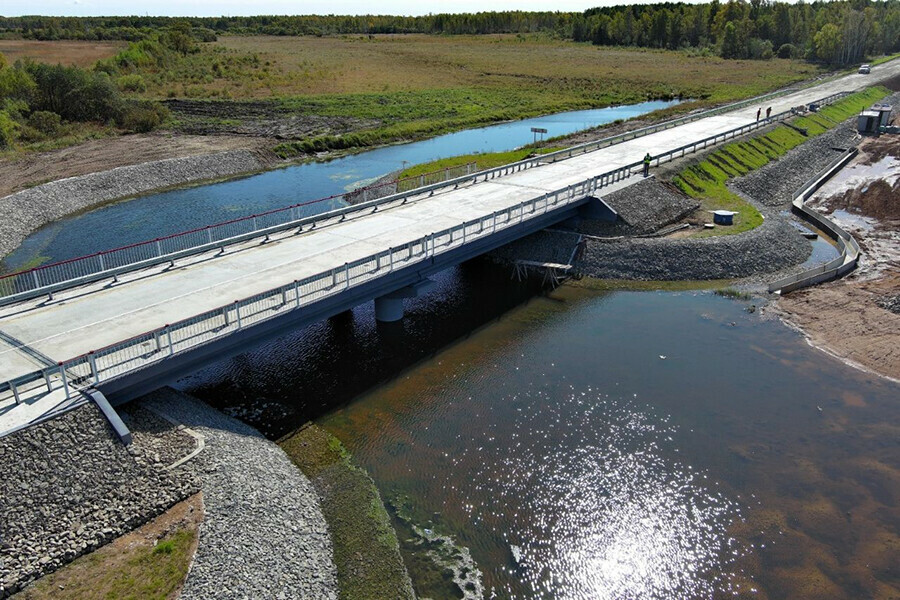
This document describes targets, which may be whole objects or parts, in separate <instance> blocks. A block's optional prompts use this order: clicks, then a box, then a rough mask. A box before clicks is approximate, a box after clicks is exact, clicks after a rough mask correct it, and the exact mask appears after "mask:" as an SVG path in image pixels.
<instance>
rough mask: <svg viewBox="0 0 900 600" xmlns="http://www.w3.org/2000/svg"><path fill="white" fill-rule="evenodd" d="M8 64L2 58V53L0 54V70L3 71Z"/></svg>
mask: <svg viewBox="0 0 900 600" xmlns="http://www.w3.org/2000/svg"><path fill="white" fill-rule="evenodd" d="M8 64H9V63H8V62H7V61H6V57H5V56H3V53H2V52H0V69H3V68H4V67H5V66H6V65H8Z"/></svg>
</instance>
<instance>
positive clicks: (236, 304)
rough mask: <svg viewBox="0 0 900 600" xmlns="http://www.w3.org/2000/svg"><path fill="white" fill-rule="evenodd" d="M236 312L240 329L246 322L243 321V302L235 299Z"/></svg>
mask: <svg viewBox="0 0 900 600" xmlns="http://www.w3.org/2000/svg"><path fill="white" fill-rule="evenodd" d="M234 314H235V319H237V328H238V329H240V328H241V327H243V326H244V324H243V323H242V322H241V303H240V301H238V300H235V301H234Z"/></svg>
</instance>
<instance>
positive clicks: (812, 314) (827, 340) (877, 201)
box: [774, 94, 900, 381]
mask: <svg viewBox="0 0 900 600" xmlns="http://www.w3.org/2000/svg"><path fill="white" fill-rule="evenodd" d="M898 100H900V94H894V96H893V97H892V98H891V101H892V102H893V103H894V105H895V106H896V103H897V101H898ZM859 149H860V154H859V155H858V156H857V158H856V159H855V160H854V161H853V162H851V163H850V165H848V166H847V167H845V168H844V170H843V171H842V172H841V173H839V174H838V176H837V177H836V178H835V179H834V180H833V181H832V182H830V183H829V184H827V185H826V186H825V187H824V188H823V189H822V190H821V191H820V192H819V193H818V194H816V195H815V196H813V198H812V199H811V200H810V202H809V203H808V204H810V206H812V207H813V208H815V209H816V210H818V211H820V212H822V213H823V214H826V215H828V217H829V218H830V219H833V220H834V221H835V222H837V223H838V225H840V226H841V227H842V228H844V229H845V230H846V231H848V232H849V233H850V234H851V235H853V236H854V237H855V238H856V239H857V241H858V242H859V244H860V247H861V248H862V252H863V253H862V258H861V261H860V265H859V266H858V268H857V269H856V271H854V272H853V273H851V274H850V275H849V276H847V277H845V278H844V279H841V280H838V281H833V282H829V283H825V284H822V285H818V286H815V287H812V288H807V289H804V290H798V291H796V292H792V293H790V294H787V295H785V296H784V297H781V298H779V299H778V301H777V302H776V303H775V305H774V311H775V314H777V315H778V316H779V317H781V318H782V319H783V320H784V321H785V322H787V323H788V324H789V325H790V326H792V327H794V328H796V329H797V330H799V331H800V332H802V333H803V335H804V336H805V337H806V339H807V341H808V342H809V343H810V344H811V345H813V346H815V347H817V348H820V349H822V350H823V351H825V352H827V353H829V354H831V355H833V356H835V357H837V358H838V359H840V360H843V361H844V362H847V363H848V364H851V365H853V366H855V367H857V368H860V369H863V370H866V371H870V372H873V373H877V374H879V375H881V376H884V377H887V378H890V379H893V380H895V381H900V350H898V349H900V266H898V265H900V205H898V203H897V198H898V197H900V161H898V160H897V158H896V157H897V156H900V138H898V136H888V135H885V136H882V137H880V138H868V139H866V140H865V141H864V142H863V143H862V144H860V146H859Z"/></svg>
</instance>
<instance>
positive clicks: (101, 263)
mask: <svg viewBox="0 0 900 600" xmlns="http://www.w3.org/2000/svg"><path fill="white" fill-rule="evenodd" d="M97 258H99V259H100V270H101V271H105V270H106V265H104V263H103V253H102V252H101V253H100V254H98V255H97Z"/></svg>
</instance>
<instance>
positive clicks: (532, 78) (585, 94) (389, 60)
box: [0, 35, 819, 157]
mask: <svg viewBox="0 0 900 600" xmlns="http://www.w3.org/2000/svg"><path fill="white" fill-rule="evenodd" d="M0 44H6V50H4V47H3V46H2V45H0V52H6V53H7V54H8V58H10V59H15V58H18V57H20V56H25V55H31V56H35V57H36V58H38V59H40V60H47V61H50V62H53V61H54V60H63V61H74V62H79V63H80V64H86V63H89V62H90V61H92V60H96V59H99V58H104V57H108V56H109V55H110V54H112V53H113V52H115V50H116V49H117V48H119V47H121V46H116V45H115V44H105V43H81V42H30V41H27V42H26V41H16V40H6V41H3V42H0ZM92 53H93V54H92ZM129 53H130V54H129ZM125 55H132V56H133V55H134V52H133V51H132V50H129V51H128V52H126V53H125ZM116 64H119V63H116ZM123 64H124V63H123ZM128 64H132V63H128ZM818 72H819V68H818V67H816V66H813V65H811V64H808V63H806V62H802V61H790V60H781V59H773V60H768V61H740V60H727V61H726V60H723V59H720V58H718V57H703V56H691V55H689V54H688V53H686V52H682V51H666V50H649V49H643V48H610V47H598V46H593V45H591V44H587V43H576V42H571V41H566V40H560V39H556V38H552V37H550V36H547V35H527V36H523V35H483V36H432V35H373V36H334V37H311V36H310V37H273V36H223V37H221V38H220V39H219V40H218V41H216V42H208V43H202V44H198V51H197V52H193V53H188V54H186V55H183V56H182V55H180V54H175V55H173V56H172V57H170V58H169V59H167V60H166V61H165V63H164V66H159V65H157V64H155V63H154V62H153V61H138V62H136V63H133V64H132V66H131V67H128V68H127V69H126V70H125V71H120V72H119V73H118V74H116V75H115V76H114V78H115V79H116V81H119V82H122V81H125V79H124V78H123V77H124V76H125V75H126V74H127V75H128V77H132V79H134V76H138V80H139V82H138V83H135V81H132V85H131V87H130V88H124V89H125V92H126V93H127V94H128V95H130V96H132V97H138V98H144V99H164V98H196V99H210V100H224V101H226V102H221V103H217V104H216V106H215V107H214V108H212V109H211V110H210V111H209V112H208V114H206V116H204V117H202V118H204V119H207V120H208V121H209V123H212V124H230V122H231V121H234V120H235V119H237V120H241V119H243V118H244V117H243V116H242V113H240V110H237V109H235V110H232V109H230V108H228V105H229V103H228V102H227V101H228V100H259V99H274V100H275V102H276V105H277V107H278V110H277V111H276V113H277V114H275V115H274V116H273V118H275V119H277V118H288V119H289V118H300V119H302V118H303V117H304V116H313V115H315V116H317V117H316V118H322V117H324V118H325V119H332V120H333V121H334V123H336V124H335V125H334V127H331V128H327V129H325V130H324V131H319V133H321V134H322V135H318V136H310V135H298V136H297V137H296V138H294V139H293V140H288V141H286V142H285V143H282V144H279V145H278V146H276V148H275V150H276V152H277V153H278V154H280V155H281V156H283V157H290V156H294V155H298V154H308V153H313V152H323V151H331V150H346V149H358V148H365V147H370V146H374V145H379V144H383V143H388V142H392V141H397V140H409V139H418V138H423V137H428V136H432V135H437V134H440V133H445V132H448V131H453V130H459V129H464V128H468V127H472V126H476V125H481V124H487V123H493V122H498V121H505V120H513V119H521V118H524V117H529V116H536V115H540V114H549V113H554V112H559V111H564V110H575V109H585V108H596V107H603V106H609V105H616V104H625V103H634V102H640V101H644V100H647V99H658V98H672V97H684V98H693V99H696V100H697V101H698V102H697V103H688V104H684V105H681V106H680V107H678V108H677V109H676V110H679V111H683V110H688V109H690V108H695V107H697V106H698V105H704V104H713V103H719V102H725V101H730V100H734V99H738V98H744V97H747V96H751V95H755V94H761V93H764V92H767V91H770V90H772V89H775V88H778V87H781V86H784V85H787V84H790V83H793V82H796V81H798V80H802V79H807V78H809V77H810V76H812V75H815V74H817V73H818ZM136 81H137V80H136ZM285 115H289V116H285ZM175 117H176V118H175V121H174V122H173V125H174V126H175V127H176V128H178V127H179V126H181V122H180V121H179V120H178V115H177V114H176V115H175ZM264 129H265V128H261V130H264ZM260 135H264V134H262V133H261V134H260Z"/></svg>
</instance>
